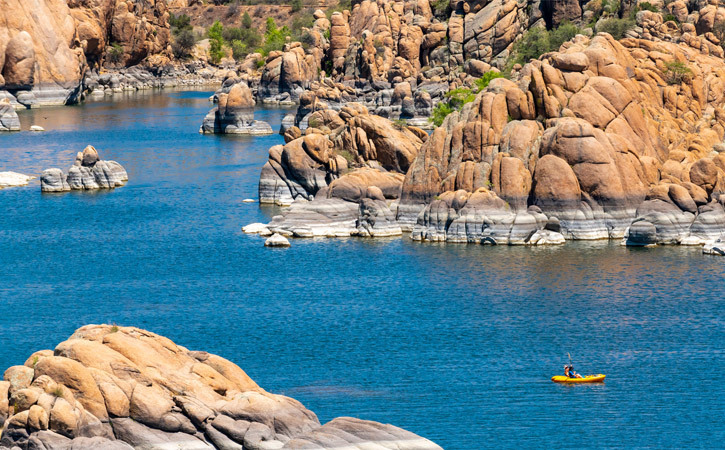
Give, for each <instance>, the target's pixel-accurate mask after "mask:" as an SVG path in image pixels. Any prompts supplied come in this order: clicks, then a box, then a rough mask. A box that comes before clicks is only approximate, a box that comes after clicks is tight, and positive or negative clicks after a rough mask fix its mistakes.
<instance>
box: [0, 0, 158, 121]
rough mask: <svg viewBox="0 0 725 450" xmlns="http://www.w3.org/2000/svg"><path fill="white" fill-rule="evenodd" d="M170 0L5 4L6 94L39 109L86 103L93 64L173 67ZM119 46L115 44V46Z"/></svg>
mask: <svg viewBox="0 0 725 450" xmlns="http://www.w3.org/2000/svg"><path fill="white" fill-rule="evenodd" d="M168 17H169V15H168V12H167V9H166V2H165V1H154V0H137V1H133V2H131V1H125V0H88V1H85V0H84V1H80V0H70V1H65V0H42V1H35V2H28V1H25V0H2V1H0V94H2V95H4V96H8V97H10V98H11V99H12V102H13V103H14V104H15V105H22V107H27V108H31V107H33V108H34V107H40V106H49V105H65V104H69V103H75V102H77V101H79V100H80V98H81V94H82V92H83V90H84V88H83V77H84V74H85V72H86V71H87V69H88V68H89V67H92V68H96V69H97V68H100V67H101V66H102V65H103V64H104V63H106V65H112V66H119V67H126V66H130V65H134V64H138V63H140V62H141V61H143V60H145V59H146V58H148V57H151V56H155V57H156V58H157V60H156V61H154V65H156V66H163V65H165V64H167V63H168V62H169V58H168V55H170V51H169V49H168V48H167V47H168V44H169V25H168ZM111 44H113V46H112V45H111Z"/></svg>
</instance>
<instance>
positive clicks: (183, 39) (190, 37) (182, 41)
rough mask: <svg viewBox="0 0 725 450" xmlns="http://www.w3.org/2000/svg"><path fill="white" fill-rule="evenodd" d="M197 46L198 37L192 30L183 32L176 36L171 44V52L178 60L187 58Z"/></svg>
mask: <svg viewBox="0 0 725 450" xmlns="http://www.w3.org/2000/svg"><path fill="white" fill-rule="evenodd" d="M195 44H196V36H195V35H194V32H193V31H191V30H190V29H185V30H182V31H181V32H180V33H178V34H176V35H174V41H173V42H172V43H171V50H172V51H173V52H174V57H176V58H177V59H182V58H186V57H188V56H189V54H190V53H191V49H193V48H194V45H195Z"/></svg>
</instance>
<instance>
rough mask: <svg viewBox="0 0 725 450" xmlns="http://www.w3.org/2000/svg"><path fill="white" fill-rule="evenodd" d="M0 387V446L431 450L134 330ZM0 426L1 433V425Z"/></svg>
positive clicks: (93, 336)
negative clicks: (320, 415)
mask: <svg viewBox="0 0 725 450" xmlns="http://www.w3.org/2000/svg"><path fill="white" fill-rule="evenodd" d="M3 380H4V381H0V429H1V430H2V434H1V435H0V447H5V448H22V449H25V448H28V449H44V450H55V449H68V450H70V449H79V448H103V449H114V450H115V449H118V450H121V449H133V448H136V449H148V450H151V449H159V450H162V449H170V448H176V449H199V450H201V449H239V450H244V449H267V450H269V449H302V448H304V449H321V450H323V449H360V450H362V449H372V448H401V449H402V448H405V449H410V450H440V449H441V447H439V446H438V445H436V444H434V443H433V442H431V441H429V440H427V439H425V438H422V437H420V436H417V435H415V434H413V433H411V432H409V431H406V430H403V429H400V428H397V427H395V426H392V425H384V424H380V423H377V422H371V421H367V420H360V419H353V418H349V417H338V418H336V419H334V420H332V421H330V422H328V423H327V424H325V425H321V424H320V422H319V420H318V419H317V416H316V415H315V414H314V413H313V412H312V411H310V410H308V409H307V408H305V407H304V406H303V405H302V404H301V403H300V402H298V401H296V400H294V399H292V398H289V397H285V396H282V395H276V394H271V393H269V392H266V391H265V390H264V389H262V388H261V387H259V386H258V385H257V384H256V383H255V382H254V381H253V380H252V379H250V378H249V376H247V374H246V373H245V372H244V371H243V370H242V369H240V368H239V367H238V366H237V365H235V364H234V363H232V362H230V361H228V360H226V359H224V358H222V357H219V356H216V355H212V354H210V353H207V352H203V351H189V350H187V349H186V348H184V347H182V346H179V345H177V344H175V343H173V342H172V341H170V340H169V339H167V338H165V337H163V336H159V335H157V334H154V333H151V332H149V331H145V330H141V329H139V328H134V327H119V326H115V325H87V326H85V327H82V328H79V329H78V330H76V332H75V333H73V335H72V336H70V338H69V339H68V340H66V341H64V342H61V343H60V344H58V345H57V346H56V347H55V349H54V350H41V351H37V352H35V353H33V354H32V355H30V356H29V357H28V359H27V361H25V364H24V365H22V366H13V367H10V368H8V369H7V370H5V373H4V377H3ZM3 425H4V426H3Z"/></svg>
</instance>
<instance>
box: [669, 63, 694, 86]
mask: <svg viewBox="0 0 725 450" xmlns="http://www.w3.org/2000/svg"><path fill="white" fill-rule="evenodd" d="M664 75H665V78H666V79H667V83H669V84H671V85H674V84H681V83H682V82H689V81H690V79H691V78H692V70H690V68H689V67H687V65H686V64H685V63H683V62H682V61H669V62H666V63H665V72H664Z"/></svg>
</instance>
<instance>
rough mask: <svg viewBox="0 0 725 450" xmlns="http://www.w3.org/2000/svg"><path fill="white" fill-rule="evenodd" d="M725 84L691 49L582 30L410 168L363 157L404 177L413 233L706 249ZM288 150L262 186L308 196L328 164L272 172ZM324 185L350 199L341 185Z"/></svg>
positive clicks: (715, 229) (493, 89)
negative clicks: (544, 234) (278, 177)
mask: <svg viewBox="0 0 725 450" xmlns="http://www.w3.org/2000/svg"><path fill="white" fill-rule="evenodd" d="M724 83H725V64H724V63H723V60H722V59H721V58H720V57H718V56H717V55H713V54H710V52H703V51H700V50H699V49H695V48H693V47H692V46H690V45H685V44H674V43H666V42H654V41H651V40H644V39H633V38H626V39H623V40H621V41H616V40H614V39H613V38H612V37H611V36H610V35H608V34H605V33H602V34H599V35H597V36H595V37H593V38H588V37H586V36H582V35H579V36H577V37H576V38H574V39H573V40H572V41H570V42H567V43H565V44H564V45H563V46H562V48H561V49H560V51H559V52H554V53H549V54H546V55H544V56H543V57H542V58H541V59H540V60H536V61H532V62H530V63H529V64H526V65H525V66H524V67H523V68H522V69H521V70H518V71H517V72H515V73H514V75H513V77H512V79H510V80H509V79H504V78H498V79H494V80H493V81H491V83H490V85H489V86H488V88H487V89H486V90H485V91H483V92H481V93H480V94H479V95H478V96H477V97H476V99H475V100H474V101H473V102H471V103H468V104H466V105H465V106H464V107H463V109H462V110H461V111H460V112H453V113H452V114H450V115H449V116H448V117H447V118H446V120H445V121H444V123H443V125H442V126H441V127H439V128H437V129H436V130H434V131H433V132H432V133H431V135H430V137H427V139H425V138H424V139H425V143H424V144H422V146H420V147H419V148H420V149H419V151H417V152H416V153H415V156H414V158H413V159H412V160H409V161H408V162H406V164H405V165H400V166H391V165H390V164H387V165H386V164H385V162H384V160H383V159H382V158H384V157H385V156H384V155H383V156H382V157H378V156H375V157H369V158H366V159H365V164H366V165H367V166H370V167H374V166H375V163H374V161H378V162H379V163H381V165H382V166H384V167H385V169H386V170H388V171H391V172H394V173H397V174H405V178H404V181H403V183H402V185H401V193H400V197H399V200H398V201H396V202H394V203H391V204H390V205H389V206H390V207H391V208H392V209H391V211H392V212H394V214H395V221H396V222H397V223H398V224H399V225H400V226H401V227H402V228H403V229H409V230H411V231H412V232H413V234H412V236H413V238H414V239H420V240H435V241H441V240H442V241H455V242H477V243H511V244H528V243H530V241H531V239H532V237H533V236H534V235H536V233H537V232H540V231H542V230H545V229H547V226H548V228H549V231H552V232H555V233H558V232H560V233H561V234H562V235H563V236H565V237H568V238H572V239H599V238H625V242H627V243H631V244H633V245H648V244H652V243H683V244H701V243H703V242H705V241H707V240H712V239H715V238H717V237H719V236H720V235H721V234H722V233H723V232H725V209H724V208H723V203H724V202H725V155H723V154H722V153H721V151H723V150H725V146H723V144H722V142H723V137H724V135H725V110H724V109H723V107H724V106H725V92H724V90H723V89H722V86H723V85H724ZM305 114H306V115H307V117H308V119H307V120H308V126H310V127H311V128H312V131H310V130H309V129H308V131H307V133H309V136H306V139H312V138H311V136H317V135H318V132H317V131H316V130H315V125H316V123H317V122H318V121H322V122H323V123H324V122H325V121H324V120H321V118H323V117H324V118H326V117H336V116H335V114H334V111H330V110H318V109H317V108H316V107H315V105H314V103H310V105H309V106H308V112H305ZM340 116H341V115H340ZM411 129H412V128H411ZM288 133H289V131H288ZM322 134H324V133H322ZM293 142H294V141H293ZM350 142H357V141H350ZM363 142H364V140H363ZM299 145H300V149H301V150H304V149H303V148H302V147H301V144H299ZM398 145H400V144H398ZM288 146H289V147H288ZM292 147H293V145H291V144H287V146H285V147H283V148H280V149H272V150H271V151H270V162H269V163H268V165H267V166H265V169H263V173H262V180H261V181H260V193H267V195H266V196H267V197H269V198H272V199H274V198H280V199H281V198H285V200H286V201H287V202H289V200H291V198H292V199H294V198H297V197H298V194H296V193H298V192H301V193H303V197H305V198H307V199H308V200H312V195H316V193H317V191H319V190H320V189H321V188H322V187H325V186H327V185H330V181H331V180H330V174H331V173H332V171H330V170H317V171H315V170H311V171H307V172H304V174H303V175H304V176H301V177H297V178H294V177H292V178H290V177H287V179H288V180H289V179H292V180H294V183H286V186H282V185H281V184H280V183H279V182H275V183H269V182H267V181H265V180H268V179H271V178H270V177H267V176H266V174H268V173H270V169H271V168H272V167H274V164H275V162H277V161H279V164H280V166H281V167H282V169H283V170H282V171H281V172H284V171H285V170H287V171H288V172H289V167H290V166H289V164H288V165H287V166H288V167H287V169H285V168H284V164H282V163H283V161H288V160H285V159H284V158H283V155H282V154H281V153H279V152H280V150H285V149H286V150H287V151H288V152H289V151H290V150H291V149H292ZM340 148H354V146H351V145H350V144H347V145H343V146H341V147H340ZM359 149H360V147H359V146H358V147H357V150H356V151H357V152H358V153H359ZM298 153H299V152H298ZM304 153H305V152H304V151H302V153H299V154H300V155H302V154H304ZM362 153H363V154H365V152H364V151H363V152H362ZM318 164H321V163H318ZM319 167H322V166H321V165H320V166H319ZM353 173H354V172H353ZM301 174H302V173H301ZM346 176H349V175H346ZM272 178H273V177H272ZM341 180H342V177H341V178H340V180H337V181H336V182H339V181H341ZM365 186H366V189H367V188H370V189H372V188H373V187H376V185H375V182H370V183H367V184H366V185H365ZM377 187H380V186H377ZM324 192H325V194H326V197H328V198H329V197H330V196H333V197H338V198H342V197H341V196H335V195H331V193H333V192H334V190H333V189H332V185H330V187H329V188H327V189H326V190H325V191H324ZM305 193H306V195H305ZM285 196H289V197H291V198H289V197H285ZM263 197H265V195H260V198H263ZM318 197H319V196H316V197H315V198H314V200H313V201H312V202H311V203H313V204H314V203H315V202H318ZM395 198H397V197H395ZM282 203H284V201H283V202H282ZM300 208H303V207H295V208H292V209H291V210H290V212H288V213H287V214H285V215H283V218H275V220H273V222H272V224H280V223H283V222H284V220H288V219H289V218H292V217H295V216H297V217H298V218H299V220H297V225H296V227H297V228H300V227H302V224H301V223H302V222H303V221H304V218H303V217H302V216H300V214H299V210H300ZM303 209H304V210H311V209H313V207H311V206H306V207H304V208H303ZM317 211H318V212H320V211H321V209H320V208H317ZM338 216H340V217H343V216H344V215H342V214H338ZM347 220H348V223H349V220H350V219H347ZM633 224H636V226H635V225H633ZM630 225H632V227H631V228H630ZM293 234H294V233H293ZM540 238H541V235H537V238H536V239H537V240H540ZM551 240H552V241H558V240H559V239H558V237H556V236H554V238H553V239H551ZM544 241H549V239H544Z"/></svg>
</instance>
